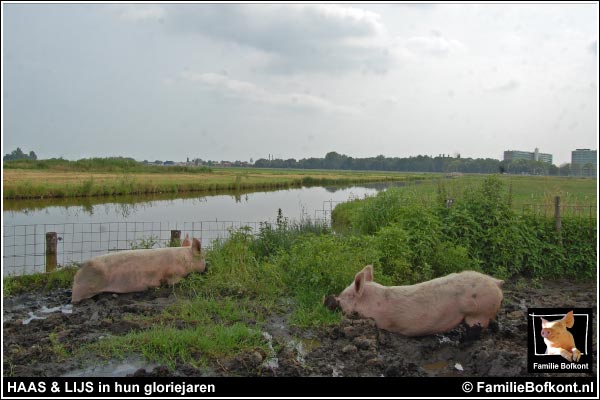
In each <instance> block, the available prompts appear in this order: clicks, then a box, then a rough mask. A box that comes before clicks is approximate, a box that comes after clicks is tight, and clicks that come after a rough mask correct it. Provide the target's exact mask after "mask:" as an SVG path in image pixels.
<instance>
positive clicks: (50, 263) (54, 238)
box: [46, 232, 58, 272]
mask: <svg viewBox="0 0 600 400" xmlns="http://www.w3.org/2000/svg"><path fill="white" fill-rule="evenodd" d="M57 243H58V235H57V234H56V232H46V272H52V271H55V270H56V256H57V251H56V247H57Z"/></svg>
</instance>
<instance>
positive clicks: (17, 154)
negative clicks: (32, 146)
mask: <svg viewBox="0 0 600 400" xmlns="http://www.w3.org/2000/svg"><path fill="white" fill-rule="evenodd" d="M2 159H3V160H4V161H12V160H37V155H36V154H35V152H34V151H30V152H29V154H25V153H23V150H21V148H20V147H17V149H16V150H13V152H12V153H10V154H5V155H4V157H3V158H2Z"/></svg>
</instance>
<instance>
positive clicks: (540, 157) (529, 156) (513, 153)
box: [504, 148, 552, 164]
mask: <svg viewBox="0 0 600 400" xmlns="http://www.w3.org/2000/svg"><path fill="white" fill-rule="evenodd" d="M504 160H505V161H512V160H529V161H542V162H545V163H548V164H552V154H547V153H540V150H539V149H538V148H536V149H535V151H534V152H530V151H519V150H507V151H505V152H504Z"/></svg>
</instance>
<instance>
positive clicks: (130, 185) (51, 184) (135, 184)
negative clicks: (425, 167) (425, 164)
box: [3, 168, 431, 199]
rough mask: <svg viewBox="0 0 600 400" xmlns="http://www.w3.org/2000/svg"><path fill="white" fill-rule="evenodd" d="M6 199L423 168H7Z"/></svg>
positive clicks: (368, 177)
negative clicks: (352, 169) (369, 169)
mask: <svg viewBox="0 0 600 400" xmlns="http://www.w3.org/2000/svg"><path fill="white" fill-rule="evenodd" d="M3 173H4V176H3V188H4V194H3V197H4V198H5V199H31V198H65V197H88V196H107V195H135V194H159V193H186V192H218V191H225V190H238V191H241V190H257V189H265V190H269V189H283V188H290V187H301V186H310V185H343V184H352V183H360V182H383V181H402V180H414V179H424V178H425V177H427V176H431V175H423V174H406V173H390V172H385V173H384V172H353V171H319V170H309V171H307V170H271V169H254V168H213V169H211V170H210V171H208V172H200V173H190V172H170V170H169V169H168V168H164V172H162V173H156V172H151V173H150V172H148V173H145V172H120V173H111V172H94V171H89V172H81V171H60V170H35V169H4V171H3Z"/></svg>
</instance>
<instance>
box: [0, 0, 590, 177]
mask: <svg viewBox="0 0 600 400" xmlns="http://www.w3.org/2000/svg"><path fill="white" fill-rule="evenodd" d="M598 26H599V23H598V4H597V3H591V4H478V5H469V4H447V3H446V4H378V5H371V4H360V3H354V4H347V3H346V4H175V5H171V4H130V5H127V4H85V3H82V4H7V3H2V31H3V32H2V39H3V47H2V57H3V60H2V64H3V65H2V73H3V84H2V91H3V93H2V100H3V118H2V134H3V154H6V153H10V152H11V151H13V150H14V149H16V148H17V147H21V149H22V150H23V151H25V152H29V151H31V150H33V151H35V152H36V153H37V155H38V157H39V158H52V157H64V158H67V159H79V158H84V157H107V156H127V157H133V158H135V159H138V160H144V159H147V160H152V161H153V160H157V159H158V160H174V161H180V160H185V159H186V158H187V157H189V158H190V159H192V158H196V157H198V158H202V159H204V160H231V161H235V160H241V161H248V160H250V159H251V158H252V159H254V160H256V159H258V158H267V157H268V155H269V154H272V155H274V156H275V157H277V158H284V159H286V158H295V159H301V158H306V157H324V156H325V154H326V153H327V152H329V151H337V152H338V153H342V154H346V155H348V156H352V157H371V156H377V155H379V154H383V155H385V156H388V157H409V156H416V155H420V154H421V155H433V156H436V155H438V154H442V153H443V154H451V155H453V154H456V153H460V154H461V156H462V157H472V158H486V157H490V158H496V159H502V157H503V151H504V150H525V151H534V149H535V148H536V147H538V148H539V149H540V151H541V152H543V153H550V154H552V155H553V156H554V163H555V164H556V165H560V164H562V163H565V162H570V161H571V150H574V149H576V148H592V149H596V148H597V143H598V142H597V140H598V139H597V134H598Z"/></svg>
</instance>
